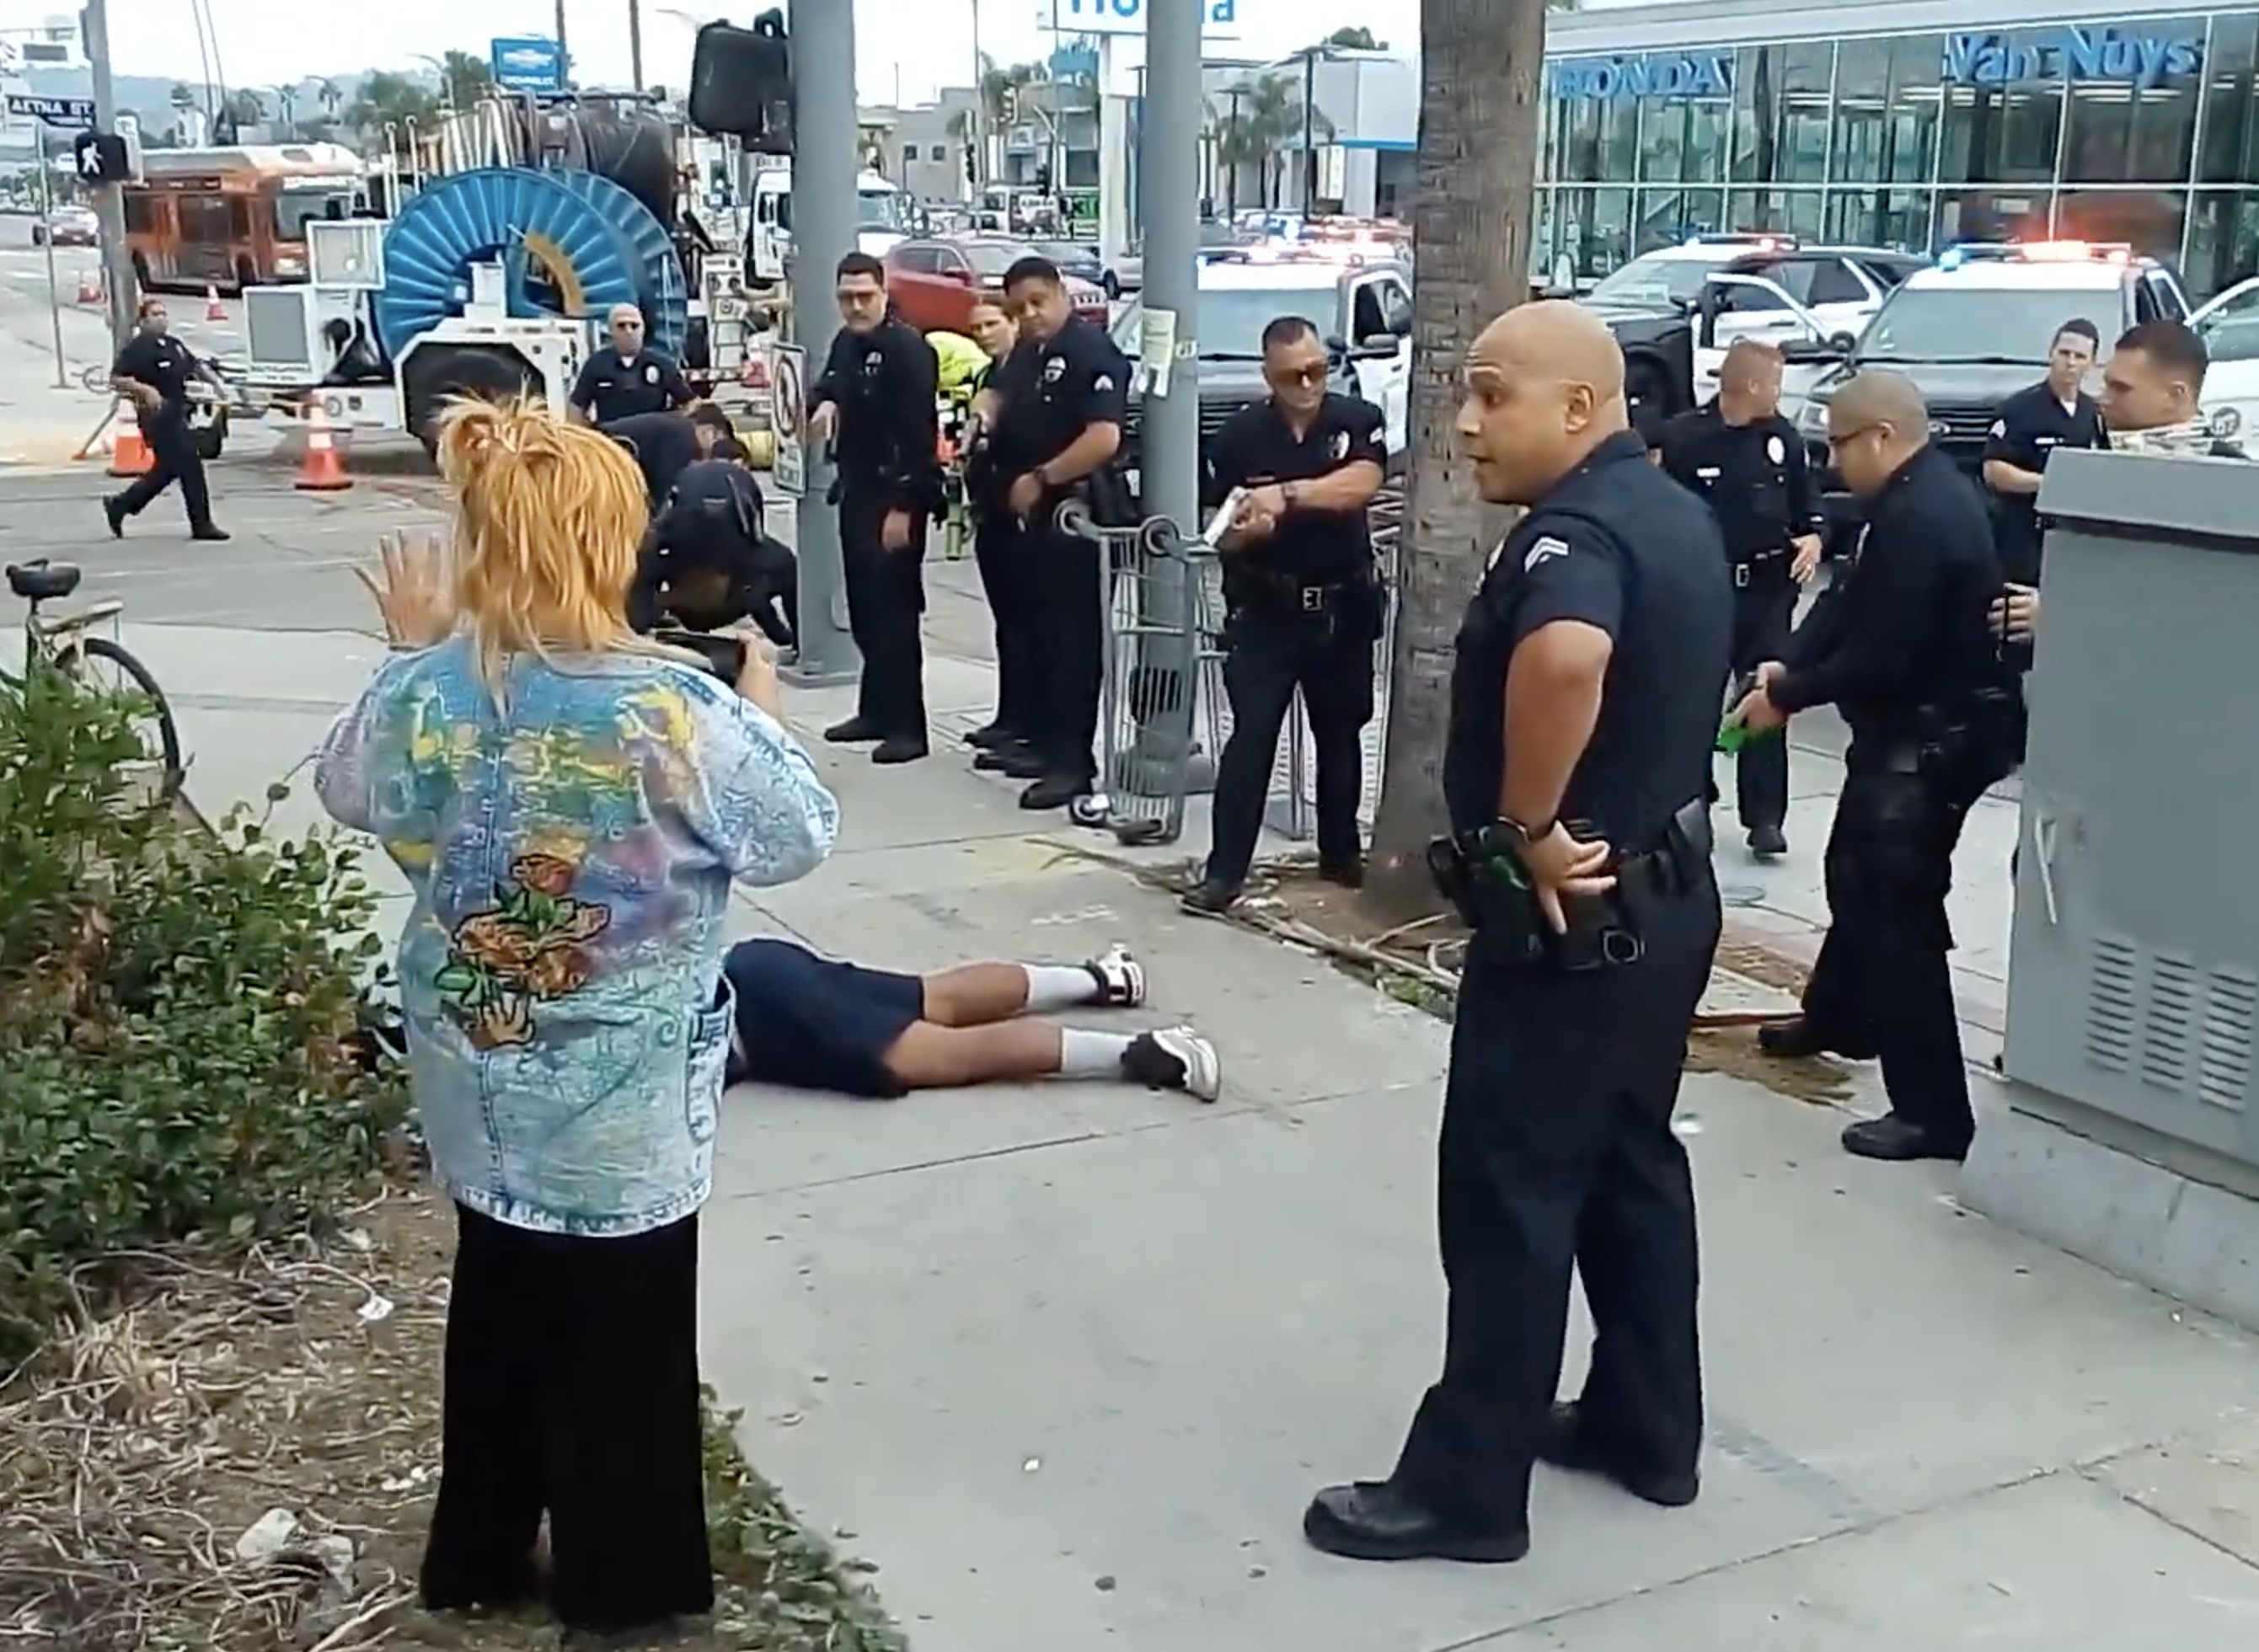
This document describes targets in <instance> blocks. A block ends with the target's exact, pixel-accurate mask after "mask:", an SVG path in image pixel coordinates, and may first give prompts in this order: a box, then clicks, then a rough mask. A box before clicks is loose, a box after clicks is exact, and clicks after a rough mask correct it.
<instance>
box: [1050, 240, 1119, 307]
mask: <svg viewBox="0 0 2259 1652" xmlns="http://www.w3.org/2000/svg"><path fill="white" fill-rule="evenodd" d="M1034 246H1035V249H1036V251H1037V252H1038V253H1042V254H1043V255H1044V257H1045V258H1047V259H1049V260H1051V262H1052V263H1054V264H1056V265H1058V267H1059V272H1060V274H1065V275H1072V276H1073V277H1074V278H1075V280H1077V281H1088V282H1089V283H1090V284H1091V285H1092V286H1093V287H1097V288H1104V287H1105V285H1106V260H1104V259H1102V258H1101V257H1099V255H1098V249H1097V248H1096V247H1094V246H1088V245H1087V244H1085V243H1083V242H1080V241H1037V242H1035V243H1034ZM1107 296H1108V298H1111V297H1113V296H1114V295H1113V294H1111V293H1108V294H1107Z"/></svg>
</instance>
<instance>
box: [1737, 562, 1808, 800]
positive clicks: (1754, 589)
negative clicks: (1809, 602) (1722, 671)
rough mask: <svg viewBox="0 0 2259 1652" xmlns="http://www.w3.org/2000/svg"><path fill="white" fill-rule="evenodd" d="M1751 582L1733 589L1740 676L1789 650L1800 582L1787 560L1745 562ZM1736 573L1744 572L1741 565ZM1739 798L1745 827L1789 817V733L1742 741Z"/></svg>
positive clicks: (1738, 672)
mask: <svg viewBox="0 0 2259 1652" xmlns="http://www.w3.org/2000/svg"><path fill="white" fill-rule="evenodd" d="M1742 566H1747V567H1749V574H1748V575H1747V577H1748V579H1749V583H1748V584H1747V585H1743V586H1741V587H1738V588H1737V589H1736V590H1735V592H1734V660H1733V665H1734V675H1735V678H1736V679H1737V680H1738V679H1739V678H1741V677H1742V675H1743V674H1744V673H1749V672H1753V671H1755V670H1756V669H1757V667H1758V666H1762V665H1764V663H1765V662H1766V661H1768V660H1775V659H1782V658H1784V657H1785V655H1786V654H1787V652H1788V634H1789V631H1790V630H1791V629H1792V627H1793V625H1794V623H1795V620H1796V582H1795V581H1794V580H1791V579H1790V578H1789V577H1788V560H1787V559H1786V558H1785V556H1783V557H1775V558H1773V559H1771V560H1768V561H1764V562H1759V563H1756V564H1754V565H1750V564H1744V565H1742ZM1742 577H1743V576H1742V574H1741V573H1739V572H1738V571H1737V572H1736V573H1735V578H1736V579H1739V578H1742ZM1734 790H1735V802H1736V803H1737V804H1738V805H1739V808H1740V814H1741V821H1742V830H1744V831H1755V830H1757V828H1758V827H1760V826H1783V825H1785V824H1787V822H1788V737H1787V736H1786V735H1785V734H1782V735H1778V736H1774V737H1766V738H1762V739H1756V740H1749V741H1746V742H1744V743H1743V744H1742V750H1741V754H1740V755H1739V756H1738V757H1737V758H1735V761H1734Z"/></svg>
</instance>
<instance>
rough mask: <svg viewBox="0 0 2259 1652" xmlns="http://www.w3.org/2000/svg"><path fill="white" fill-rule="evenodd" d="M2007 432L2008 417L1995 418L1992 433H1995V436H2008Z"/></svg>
mask: <svg viewBox="0 0 2259 1652" xmlns="http://www.w3.org/2000/svg"><path fill="white" fill-rule="evenodd" d="M2007 433H2008V421H2007V420H2006V419H1994V420H1993V421H1992V434H1993V435H1995V436H2006V434H2007Z"/></svg>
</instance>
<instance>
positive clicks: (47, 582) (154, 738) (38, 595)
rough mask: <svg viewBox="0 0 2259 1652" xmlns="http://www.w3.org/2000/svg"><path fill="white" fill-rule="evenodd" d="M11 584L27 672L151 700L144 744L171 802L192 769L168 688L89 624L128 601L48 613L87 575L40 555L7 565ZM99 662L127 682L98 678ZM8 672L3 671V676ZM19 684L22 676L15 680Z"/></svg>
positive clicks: (114, 612)
mask: <svg viewBox="0 0 2259 1652" xmlns="http://www.w3.org/2000/svg"><path fill="white" fill-rule="evenodd" d="M7 575H8V588H9V589H10V590H11V591H13V592H14V593H15V594H16V595H17V596H18V597H19V598H21V599H22V600H23V602H25V604H27V607H26V608H25V614H24V669H25V672H26V673H30V672H32V671H36V670H40V669H46V670H49V671H54V672H59V673H61V674H62V675H64V676H66V677H69V678H72V679H74V680H79V681H83V682H86V683H87V684H89V686H90V687H105V686H106V687H107V688H108V690H109V691H110V692H111V693H117V692H119V691H121V690H125V689H131V691H132V692H133V693H135V694H139V695H140V696H141V697H142V699H144V700H146V701H147V702H148V704H149V708H150V709H149V712H148V714H147V715H146V717H145V718H144V719H142V721H143V722H145V723H148V724H151V725H153V726H151V727H150V728H148V729H146V730H144V734H143V739H142V744H143V746H144V748H145V749H146V750H147V751H148V760H149V761H150V762H151V763H152V764H153V765H157V768H158V787H157V791H158V795H159V797H160V798H162V799H166V800H169V799H171V798H172V797H173V796H174V795H175V794H176V793H178V792H179V791H180V789H181V783H182V781H183V780H186V779H187V778H188V769H187V767H186V765H184V764H183V763H182V760H181V730H180V728H179V726H178V725H177V724H176V723H174V721H173V708H172V704H171V702H170V701H167V699H166V698H165V691H164V690H163V689H161V688H160V687H158V686H157V680H156V678H155V677H153V676H152V675H151V674H150V671H149V668H148V667H147V666H145V665H143V664H142V663H141V662H140V661H139V659H135V658H134V657H133V655H132V653H131V652H128V651H127V649H126V648H125V644H122V643H115V642H112V641H111V640H110V638H109V637H93V636H89V635H88V632H89V629H90V628H92V627H93V626H96V625H99V624H100V623H102V622H103V621H104V620H115V619H116V618H117V617H118V616H119V615H121V614H123V613H124V612H125V603H123V602H91V603H89V604H88V605H87V606H86V607H84V608H82V609H74V610H73V611H71V612H69V613H65V614H55V615H48V614H45V613H42V612H41V611H40V610H41V608H42V606H43V605H44V604H46V603H48V602H61V601H62V600H63V599H64V598H65V597H68V595H70V594H71V593H72V592H73V591H75V590H76V589H78V587H79V582H80V580H82V579H84V578H85V577H86V576H85V575H84V573H82V572H81V571H80V569H79V568H77V567H76V566H74V565H73V564H71V563H68V562H54V561H51V560H49V559H47V558H46V557H39V558H36V559H33V560H32V561H29V562H21V563H16V562H11V563H10V564H9V565H8V568H7ZM96 662H100V663H101V664H103V665H104V666H111V667H114V668H115V669H116V670H117V672H118V674H119V675H120V676H122V677H123V678H124V681H123V682H122V683H116V682H113V683H110V684H107V685H104V684H103V683H101V682H99V681H98V680H96V677H95V674H94V673H93V672H92V671H91V669H90V667H91V666H94V665H95V664H96ZM6 676H7V673H6V672H5V671H4V670H0V678H4V677H6ZM10 680H11V681H16V682H19V683H20V681H21V679H20V678H18V679H10Z"/></svg>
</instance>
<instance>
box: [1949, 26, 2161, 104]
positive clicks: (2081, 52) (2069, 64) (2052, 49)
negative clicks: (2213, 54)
mask: <svg viewBox="0 0 2259 1652" xmlns="http://www.w3.org/2000/svg"><path fill="white" fill-rule="evenodd" d="M2203 71H2204V38H2203V37H2202V36H2201V35H2194V34H2188V35H2164V34H2139V33H2136V32H2134V31H2132V30H2129V29H2112V28H2099V29H2095V28H2066V29H2063V31H2061V32H2059V33H2057V32H2054V31H2049V38H2047V39H2038V40H2013V41H2012V40H2010V39H2006V37H2004V36H2002V35H1999V34H1952V35H1948V36H1947V37H1946V40H1945V63H1944V67H1943V69H1942V74H1941V78H1942V79H1943V81H1944V82H1945V83H1946V84H1947V85H1949V86H2019V85H2023V84H2025V83H2027V82H2033V81H2115V82H2123V83H2126V84H2130V85H2132V86H2134V87H2135V88H2137V89H2141V90H2143V91H2147V90H2149V89H2150V88H2152V87H2155V86H2160V85H2162V84H2163V83H2164V82H2167V81H2177V80H2186V79H2188V78H2189V77H2190V76H2191V75H2199V74H2201V73H2203Z"/></svg>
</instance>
